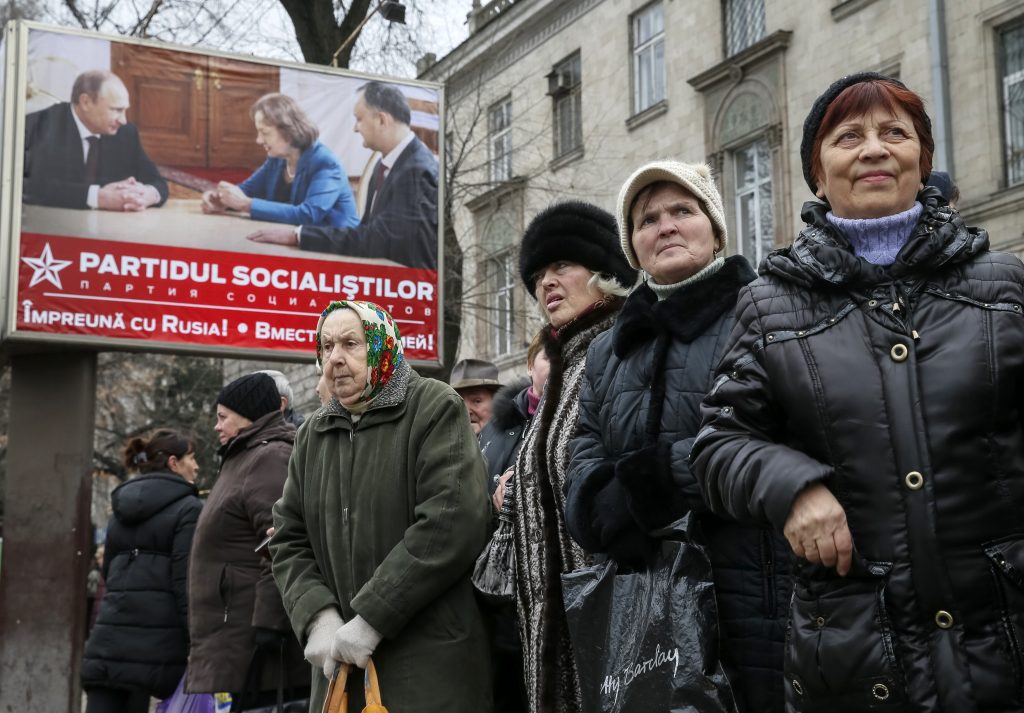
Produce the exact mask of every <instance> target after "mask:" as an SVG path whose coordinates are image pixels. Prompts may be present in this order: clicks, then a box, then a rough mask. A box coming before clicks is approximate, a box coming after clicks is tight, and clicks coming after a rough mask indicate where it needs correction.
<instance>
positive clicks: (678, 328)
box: [566, 161, 789, 712]
mask: <svg viewBox="0 0 1024 713" xmlns="http://www.w3.org/2000/svg"><path fill="white" fill-rule="evenodd" d="M617 217H618V223H619V235H620V239H621V242H622V251H623V253H624V254H625V256H626V259H627V260H628V261H629V263H630V264H631V265H633V266H634V267H638V268H640V269H642V270H643V272H644V275H645V279H644V283H643V284H642V285H640V286H639V287H638V288H637V289H636V290H634V291H633V293H632V294H631V295H630V296H629V298H628V299H627V300H626V303H625V305H624V306H623V308H622V311H621V313H620V314H619V318H618V320H617V321H616V323H615V326H614V327H612V328H611V329H610V330H609V331H607V332H605V333H604V334H602V335H600V336H599V337H597V338H596V339H595V340H594V342H593V344H592V345H591V347H590V351H589V353H588V355H587V372H586V378H585V381H584V385H583V391H582V394H581V398H580V417H579V427H578V431H577V437H576V440H575V441H574V442H573V444H572V460H571V463H570V469H569V481H570V482H569V490H568V496H567V499H566V520H567V523H568V528H569V531H570V533H571V534H572V535H573V537H574V538H575V539H576V540H577V541H578V542H579V543H580V544H581V545H582V546H583V548H584V549H585V550H587V551H588V552H590V553H604V554H607V555H608V556H610V557H611V558H613V559H615V560H616V561H617V562H618V563H619V564H620V565H623V566H626V567H632V568H642V567H644V566H645V565H646V563H647V562H648V561H650V558H651V556H652V554H653V553H654V550H655V547H656V545H657V542H656V540H654V539H653V538H651V537H650V535H649V534H648V533H650V532H651V531H653V530H657V529H658V528H660V527H663V526H665V525H669V524H671V523H672V522H673V521H675V520H677V519H678V518H680V517H682V516H683V515H685V514H686V513H687V512H690V511H693V512H695V513H696V514H697V516H698V517H699V519H700V524H701V528H700V529H701V530H702V531H703V533H704V536H705V539H706V542H705V543H704V544H706V549H707V552H708V555H709V558H710V560H711V563H712V567H713V570H714V579H715V587H716V590H717V596H718V609H719V611H718V613H719V624H720V628H721V641H722V645H723V646H722V651H721V660H722V667H721V668H718V667H716V666H715V665H714V662H711V665H709V666H708V667H706V668H705V671H696V672H691V673H692V674H693V675H694V677H695V678H694V680H695V682H696V684H695V685H701V686H706V690H713V691H716V695H717V699H718V702H719V707H717V708H705V709H704V710H732V709H733V708H732V702H731V701H732V699H733V698H735V702H736V704H737V706H738V708H739V710H740V711H744V712H745V711H755V710H756V711H782V710H783V693H782V647H783V640H784V633H785V632H784V627H783V621H784V620H783V618H782V615H783V613H784V611H785V603H786V601H787V599H788V596H789V578H788V573H787V569H788V567H787V565H786V552H787V550H786V547H785V542H784V541H783V540H782V539H781V537H780V536H779V535H778V534H776V533H773V532H771V531H769V530H767V529H761V528H758V527H756V526H744V525H739V524H737V523H734V522H726V521H724V520H722V519H720V518H718V517H716V516H714V515H712V514H710V513H709V512H707V508H706V507H705V505H704V504H703V500H702V498H701V493H700V489H699V488H698V486H697V482H696V481H695V479H694V477H693V475H691V473H690V468H689V465H688V462H687V458H688V456H689V452H690V445H691V443H692V442H693V439H694V437H695V436H696V435H697V430H698V428H699V426H700V402H701V399H702V398H703V396H704V394H706V393H707V392H708V391H709V390H710V389H711V387H712V374H713V372H714V369H715V367H716V365H717V364H718V361H719V359H720V358H721V356H722V353H723V351H724V349H725V346H726V343H727V341H728V337H729V333H730V332H731V331H732V328H733V324H734V323H735V318H734V315H733V309H734V307H735V305H736V300H737V295H738V294H739V291H740V289H741V288H742V287H743V286H744V285H746V284H747V283H749V282H750V281H751V280H753V279H754V278H755V275H754V271H753V270H752V269H751V267H750V265H749V263H748V262H747V261H746V260H745V259H744V258H743V257H742V256H740V255H733V256H730V257H728V258H726V257H723V256H722V252H723V251H724V249H725V246H726V239H727V235H728V231H727V230H726V226H725V218H724V214H723V210H722V199H721V197H720V196H719V194H718V189H717V188H716V187H715V183H714V180H713V178H712V176H711V170H710V169H709V168H708V167H707V166H706V165H704V164H687V163H680V162H677V161H655V162H652V163H648V164H646V165H644V166H642V167H640V168H639V169H638V170H637V171H636V172H635V173H634V174H633V175H632V176H630V177H629V179H628V180H627V181H626V182H625V184H624V185H623V186H622V190H621V191H620V193H619V200H618V216H617ZM709 613H710V614H712V615H713V612H709ZM711 621H712V623H713V622H714V619H713V618H712V619H711ZM712 638H713V637H712ZM723 669H724V671H725V674H726V675H727V676H728V680H725V677H724V676H723V675H722V670H723ZM703 676H706V678H702V677H703ZM633 685H634V686H636V685H639V682H634V684H633ZM730 687H731V689H732V690H731V691H730Z"/></svg>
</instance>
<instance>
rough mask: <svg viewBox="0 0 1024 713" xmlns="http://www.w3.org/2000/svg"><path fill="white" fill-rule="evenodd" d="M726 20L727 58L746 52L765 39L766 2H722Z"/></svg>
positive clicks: (756, 0) (753, 0) (726, 0)
mask: <svg viewBox="0 0 1024 713" xmlns="http://www.w3.org/2000/svg"><path fill="white" fill-rule="evenodd" d="M722 16H723V17H724V18H725V56H726V57H732V56H733V55H734V54H736V53H738V52H741V51H742V50H745V49H746V48H747V47H750V45H752V44H754V43H755V42H758V41H759V40H762V39H764V36H765V35H766V34H767V32H766V30H765V20H764V0H722Z"/></svg>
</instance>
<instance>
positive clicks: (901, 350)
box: [889, 344, 910, 364]
mask: <svg viewBox="0 0 1024 713" xmlns="http://www.w3.org/2000/svg"><path fill="white" fill-rule="evenodd" d="M909 353H910V351H909V350H908V349H907V345H906V344H893V345H892V349H890V350H889V356H891V357H892V360H893V361H894V362H896V363H897V364H898V363H900V362H904V361H906V360H907V355H908V354H909Z"/></svg>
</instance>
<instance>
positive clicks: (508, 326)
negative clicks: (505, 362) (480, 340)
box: [487, 250, 518, 357]
mask: <svg viewBox="0 0 1024 713" xmlns="http://www.w3.org/2000/svg"><path fill="white" fill-rule="evenodd" d="M517 264H518V263H517V261H516V259H515V251H514V250H506V251H505V252H503V253H500V254H498V255H495V256H493V257H491V258H489V259H488V260H487V287H488V290H487V294H488V296H487V301H488V305H487V307H488V309H487V311H488V312H489V313H490V316H491V319H490V320H488V321H490V322H491V327H490V332H491V340H490V344H489V346H490V353H491V355H492V356H494V357H501V356H504V355H506V354H510V353H511V352H512V348H513V344H514V342H515V340H514V339H513V326H512V322H513V315H514V314H515V311H514V310H515V290H516V276H517V275H518V270H517Z"/></svg>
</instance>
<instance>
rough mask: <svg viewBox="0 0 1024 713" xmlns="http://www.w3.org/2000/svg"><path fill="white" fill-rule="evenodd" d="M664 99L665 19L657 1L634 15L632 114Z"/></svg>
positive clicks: (660, 5)
mask: <svg viewBox="0 0 1024 713" xmlns="http://www.w3.org/2000/svg"><path fill="white" fill-rule="evenodd" d="M664 98H665V16H664V14H663V10H662V4H661V2H660V0H659V2H656V3H654V4H652V5H648V6H647V7H646V8H644V9H643V10H641V11H640V12H638V13H637V14H636V15H634V16H633V113H634V114H639V113H640V112H642V111H643V110H644V109H647V108H649V107H652V106H654V105H655V104H657V103H658V102H660V101H662V100H663V99H664Z"/></svg>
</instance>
